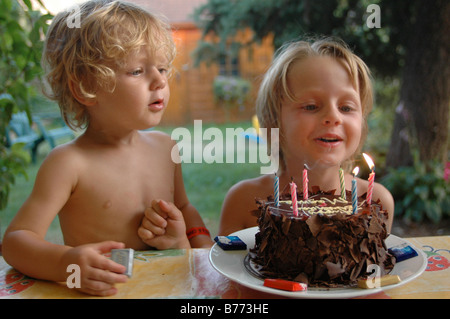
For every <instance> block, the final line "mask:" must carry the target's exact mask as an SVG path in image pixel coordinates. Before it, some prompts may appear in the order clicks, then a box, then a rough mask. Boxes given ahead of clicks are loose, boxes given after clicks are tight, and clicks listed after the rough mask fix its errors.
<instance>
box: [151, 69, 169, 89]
mask: <svg viewBox="0 0 450 319" xmlns="http://www.w3.org/2000/svg"><path fill="white" fill-rule="evenodd" d="M153 73H154V75H153V76H152V81H151V83H150V90H152V91H156V90H161V89H163V88H164V87H165V86H166V85H167V81H166V78H165V77H164V76H163V75H162V74H161V73H160V72H159V71H158V70H156V71H154V72H153Z"/></svg>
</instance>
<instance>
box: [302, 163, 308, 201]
mask: <svg viewBox="0 0 450 319" xmlns="http://www.w3.org/2000/svg"><path fill="white" fill-rule="evenodd" d="M303 200H308V170H307V169H306V165H305V166H304V168H303Z"/></svg>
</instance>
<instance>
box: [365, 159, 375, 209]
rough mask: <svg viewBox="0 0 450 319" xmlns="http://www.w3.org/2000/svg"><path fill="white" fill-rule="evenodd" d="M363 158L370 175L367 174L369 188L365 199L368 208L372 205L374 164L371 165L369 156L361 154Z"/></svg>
mask: <svg viewBox="0 0 450 319" xmlns="http://www.w3.org/2000/svg"><path fill="white" fill-rule="evenodd" d="M363 156H364V159H365V160H366V162H367V165H369V168H370V170H371V173H370V174H369V187H368V188H367V197H366V202H367V205H369V206H370V204H371V203H372V193H373V182H374V180H375V164H374V163H373V161H372V159H371V158H370V156H369V155H367V154H365V153H363Z"/></svg>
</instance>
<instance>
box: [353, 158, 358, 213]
mask: <svg viewBox="0 0 450 319" xmlns="http://www.w3.org/2000/svg"><path fill="white" fill-rule="evenodd" d="M358 173H359V167H358V166H356V167H355V168H354V169H353V172H352V174H353V179H352V208H353V210H352V212H353V214H356V211H357V210H358V189H357V187H356V178H355V177H356V175H358Z"/></svg>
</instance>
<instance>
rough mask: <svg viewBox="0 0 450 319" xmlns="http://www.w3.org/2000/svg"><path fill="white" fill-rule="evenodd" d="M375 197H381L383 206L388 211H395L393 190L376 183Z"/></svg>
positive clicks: (374, 188) (374, 187) (374, 186)
mask: <svg viewBox="0 0 450 319" xmlns="http://www.w3.org/2000/svg"><path fill="white" fill-rule="evenodd" d="M373 199H375V200H377V199H379V200H380V202H381V204H382V205H383V208H384V209H386V210H387V211H392V212H393V211H394V198H393V197H392V194H391V192H390V191H389V190H388V189H387V188H386V187H384V186H383V185H381V184H380V183H374V185H373Z"/></svg>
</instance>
